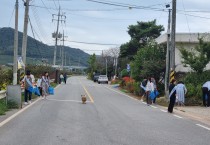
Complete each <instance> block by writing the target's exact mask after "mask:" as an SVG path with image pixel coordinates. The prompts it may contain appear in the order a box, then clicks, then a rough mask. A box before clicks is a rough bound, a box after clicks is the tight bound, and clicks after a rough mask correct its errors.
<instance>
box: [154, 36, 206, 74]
mask: <svg viewBox="0 0 210 145" xmlns="http://www.w3.org/2000/svg"><path fill="white" fill-rule="evenodd" d="M198 38H203V39H204V41H205V42H210V34H209V33H200V34H199V33H191V34H190V33H177V34H176V49H175V66H176V68H175V71H176V72H190V71H192V70H191V69H190V68H189V67H184V65H183V64H182V58H181V53H180V51H179V49H180V48H185V49H188V50H191V48H194V47H195V46H196V45H198V44H199V40H198ZM156 41H157V43H158V44H164V43H165V44H166V43H167V34H163V35H161V36H160V37H158V38H157V39H156ZM206 69H208V70H209V69H210V63H209V64H208V65H207V66H206Z"/></svg>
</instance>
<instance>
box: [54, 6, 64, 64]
mask: <svg viewBox="0 0 210 145" xmlns="http://www.w3.org/2000/svg"><path fill="white" fill-rule="evenodd" d="M52 16H53V19H52V21H57V30H56V32H55V33H53V38H55V49H54V58H53V65H56V53H57V45H58V38H61V37H62V34H60V33H58V31H59V24H60V22H64V23H65V19H66V16H65V15H63V14H60V6H59V11H58V15H56V14H53V15H52ZM54 16H57V17H58V19H54Z"/></svg>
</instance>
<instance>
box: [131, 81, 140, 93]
mask: <svg viewBox="0 0 210 145" xmlns="http://www.w3.org/2000/svg"><path fill="white" fill-rule="evenodd" d="M133 86H134V94H135V95H138V96H139V95H140V93H141V92H140V83H139V82H134V83H133Z"/></svg>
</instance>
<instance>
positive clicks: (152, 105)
mask: <svg viewBox="0 0 210 145" xmlns="http://www.w3.org/2000/svg"><path fill="white" fill-rule="evenodd" d="M150 106H151V107H152V108H155V109H157V108H158V107H155V106H153V105H150Z"/></svg>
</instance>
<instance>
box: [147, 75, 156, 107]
mask: <svg viewBox="0 0 210 145" xmlns="http://www.w3.org/2000/svg"><path fill="white" fill-rule="evenodd" d="M152 91H154V84H153V82H152V80H151V78H148V80H147V85H146V96H147V105H150V93H151V92H152Z"/></svg>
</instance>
